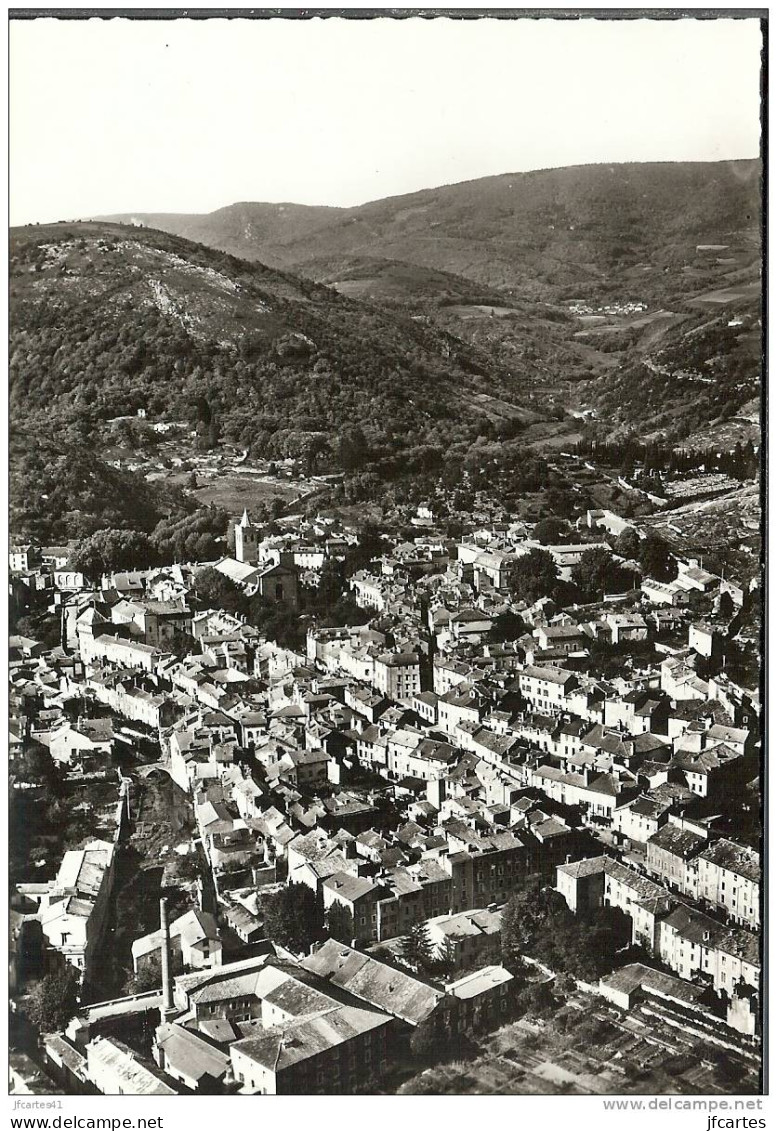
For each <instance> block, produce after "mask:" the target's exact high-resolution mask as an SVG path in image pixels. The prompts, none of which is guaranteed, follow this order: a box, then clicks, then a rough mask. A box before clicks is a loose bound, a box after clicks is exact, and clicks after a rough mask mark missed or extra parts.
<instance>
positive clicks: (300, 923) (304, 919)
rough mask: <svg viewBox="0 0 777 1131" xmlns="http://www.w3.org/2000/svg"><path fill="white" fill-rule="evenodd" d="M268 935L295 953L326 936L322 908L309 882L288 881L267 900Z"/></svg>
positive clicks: (302, 950)
mask: <svg viewBox="0 0 777 1131" xmlns="http://www.w3.org/2000/svg"><path fill="white" fill-rule="evenodd" d="M263 910H264V922H265V927H266V929H267V935H268V937H269V938H271V939H272V940H273V942H278V943H280V944H281V946H285V947H287V948H288V949H289V950H292V951H294V952H295V953H302V952H304V951H307V950H308V949H309V948H310V945H311V944H312V943H314V942H318V941H319V940H320V939H321V938H323V936H324V914H323V908H322V906H321V904H320V902H319V900H318V899H317V898H316V894H315V892H313V891H312V890H311V889H310V888H309V887H308V886H307V884H294V883H291V884H287V885H286V886H285V887H283V888H280V889H279V890H278V891H276V892H273V893H272V895H270V896H268V898H267V899H266V900H265V901H264V905H263Z"/></svg>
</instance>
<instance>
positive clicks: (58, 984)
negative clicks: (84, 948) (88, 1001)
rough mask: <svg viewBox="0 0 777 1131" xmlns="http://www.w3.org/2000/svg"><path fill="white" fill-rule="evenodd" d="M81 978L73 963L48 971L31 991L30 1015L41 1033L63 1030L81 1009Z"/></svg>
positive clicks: (28, 1012) (28, 1010)
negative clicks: (79, 1007)
mask: <svg viewBox="0 0 777 1131" xmlns="http://www.w3.org/2000/svg"><path fill="white" fill-rule="evenodd" d="M79 986H80V978H79V976H78V971H77V970H75V969H74V968H73V967H72V966H65V967H64V968H63V969H61V970H56V971H53V972H52V973H51V974H47V975H46V976H45V978H43V979H42V980H41V981H40V982H38V984H37V985H36V986H35V988H34V989H33V990H32V992H31V994H30V998H29V1003H28V1005H27V1016H28V1017H29V1019H30V1021H32V1023H33V1025H37V1027H38V1029H39V1030H40V1032H41V1033H53V1032H56V1031H58V1030H60V1029H64V1028H65V1026H66V1025H67V1023H68V1021H69V1020H70V1018H71V1017H73V1016H74V1015H75V1013H76V1012H77V1010H78V990H79Z"/></svg>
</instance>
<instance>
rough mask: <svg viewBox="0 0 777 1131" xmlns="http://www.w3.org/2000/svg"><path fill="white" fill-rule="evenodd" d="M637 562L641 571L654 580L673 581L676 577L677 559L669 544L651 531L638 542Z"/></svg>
mask: <svg viewBox="0 0 777 1131" xmlns="http://www.w3.org/2000/svg"><path fill="white" fill-rule="evenodd" d="M639 564H640V565H641V566H642V572H643V573H644V574H646V575H647V576H648V577H653V578H655V580H656V581H673V580H674V578H675V577H677V561H676V560H675V558H674V556H673V554H672V551H671V548H670V546H669V545H668V544H667V543H666V542H665V541H664V539H663V538H661V537H660V535H658V534H655V533H654V532H653V531H651V532H650V534H648V536H647V537H646V538H643V540H642V542H641V543H640V547H639Z"/></svg>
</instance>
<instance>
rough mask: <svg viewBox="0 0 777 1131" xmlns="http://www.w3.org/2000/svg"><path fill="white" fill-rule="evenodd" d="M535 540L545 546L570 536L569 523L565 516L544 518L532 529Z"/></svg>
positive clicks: (562, 540)
mask: <svg viewBox="0 0 777 1131" xmlns="http://www.w3.org/2000/svg"><path fill="white" fill-rule="evenodd" d="M532 534H533V537H534V539H535V541H537V542H542V544H543V546H553V545H555V544H556V543H557V542H564V541H566V539H567V538H568V537H569V523H568V522H566V521H565V520H564V519H563V518H543V519H541V520H540V521H539V522H538V523H537V525H536V526H535V527H534V530H533V531H532Z"/></svg>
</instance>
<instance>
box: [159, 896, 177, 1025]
mask: <svg viewBox="0 0 777 1131" xmlns="http://www.w3.org/2000/svg"><path fill="white" fill-rule="evenodd" d="M159 925H160V927H161V929H162V1008H161V1010H160V1013H161V1015H162V1024H164V1023H165V1022H166V1021H169V1020H170V1018H171V1017H172V1015H173V1014H174V1013H175V1012H176V1009H175V1004H174V1002H173V982H172V978H171V977H170V967H171V965H172V963H171V961H170V924H169V923H168V921H167V900H166V899H160V901H159Z"/></svg>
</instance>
